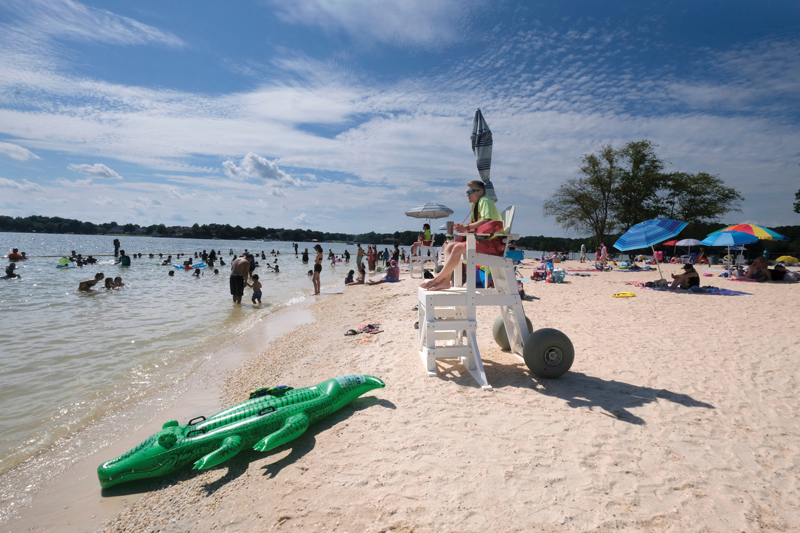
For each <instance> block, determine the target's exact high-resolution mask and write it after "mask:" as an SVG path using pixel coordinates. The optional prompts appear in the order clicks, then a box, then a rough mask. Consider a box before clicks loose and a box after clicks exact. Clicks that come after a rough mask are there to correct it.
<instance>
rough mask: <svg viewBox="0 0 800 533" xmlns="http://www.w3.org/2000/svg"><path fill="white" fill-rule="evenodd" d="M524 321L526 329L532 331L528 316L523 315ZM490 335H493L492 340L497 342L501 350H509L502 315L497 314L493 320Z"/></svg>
mask: <svg viewBox="0 0 800 533" xmlns="http://www.w3.org/2000/svg"><path fill="white" fill-rule="evenodd" d="M525 322H527V324H528V331H533V324H531V320H530V319H529V318H528V317H525ZM492 336H494V342H496V343H497V345H498V346H499V347H500V349H501V350H503V351H506V352H507V351H509V350H511V343H509V342H508V332H507V331H506V323H505V322H503V315H500V316H498V317H497V319H496V320H495V321H494V325H493V326H492Z"/></svg>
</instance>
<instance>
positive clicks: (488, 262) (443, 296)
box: [417, 207, 531, 389]
mask: <svg viewBox="0 0 800 533" xmlns="http://www.w3.org/2000/svg"><path fill="white" fill-rule="evenodd" d="M502 219H503V228H504V232H503V234H502V235H500V234H498V235H497V236H496V237H495V238H502V239H504V240H505V241H506V242H505V245H506V247H507V246H508V241H509V240H513V239H515V238H517V236H516V235H512V234H511V233H510V231H511V225H512V223H513V220H514V207H509V208H507V209H505V210H504V211H503V213H502ZM476 237H482V236H481V235H476V234H474V233H470V234H467V242H466V245H467V252H466V254H465V255H466V258H465V259H464V260H463V261H465V262H466V265H467V280H466V285H465V286H462V285H463V283H462V279H461V278H462V276H461V268H456V269H455V271H454V287H453V288H451V289H446V290H440V291H426V290H425V289H422V288H419V289H417V297H418V299H419V354H420V357H421V358H422V363H423V364H424V365H425V369H426V371H427V372H428V375H429V376H432V377H433V376H436V359H447V358H458V359H460V360H461V362H462V363H463V365H464V366H465V367H466V368H467V370H468V371H469V372H470V374H472V376H473V377H474V378H475V381H477V382H478V384H479V385H480V386H481V387H482V388H484V389H491V385H489V382H488V381H487V380H486V374H485V372H484V370H483V362H482V361H481V355H480V352H479V351H478V343H477V338H476V335H477V330H478V323H477V320H476V311H477V306H479V305H497V306H500V309H501V315H502V317H503V322H504V323H505V327H506V332H507V333H508V339H509V343H510V345H511V351H512V352H513V353H514V354H515V355H517V357H519V358H521V359H522V357H523V347H524V339H526V338H527V337H528V336H529V335H530V334H531V332H530V331H528V325H527V324H526V321H525V312H524V311H523V309H522V299H521V298H520V296H519V291H518V290H517V279H516V275H515V274H514V264H513V261H512V260H511V259H507V258H506V257H505V251H504V253H503V256H496V255H486V254H479V253H477V251H476ZM487 237H488V236H487ZM478 266H483V267H488V268H487V270H488V269H489V268H490V269H491V275H492V280H493V282H494V288H491V289H477V288H476V267H478ZM486 279H488V275H487V276H486Z"/></svg>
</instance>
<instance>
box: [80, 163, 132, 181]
mask: <svg viewBox="0 0 800 533" xmlns="http://www.w3.org/2000/svg"><path fill="white" fill-rule="evenodd" d="M67 168H69V169H70V170H74V171H75V172H80V173H81V174H84V175H86V176H92V177H93V178H111V179H116V180H121V179H122V176H120V175H119V174H117V173H116V172H114V171H113V170H111V169H110V168H108V167H107V166H105V165H104V164H102V163H95V164H94V165H69V166H68V167H67Z"/></svg>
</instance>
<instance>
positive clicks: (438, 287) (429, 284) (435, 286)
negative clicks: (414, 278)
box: [420, 278, 450, 291]
mask: <svg viewBox="0 0 800 533" xmlns="http://www.w3.org/2000/svg"><path fill="white" fill-rule="evenodd" d="M420 287H422V288H423V289H425V290H426V291H442V290H445V289H449V288H450V280H447V279H445V280H442V281H437V280H436V279H435V278H434V279H432V280H428V281H426V282H425V283H422V284H420Z"/></svg>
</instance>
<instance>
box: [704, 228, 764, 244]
mask: <svg viewBox="0 0 800 533" xmlns="http://www.w3.org/2000/svg"><path fill="white" fill-rule="evenodd" d="M757 240H758V237H756V236H755V235H750V234H749V233H744V232H741V231H720V232H717V233H712V234H711V235H709V236H708V237H706V238H705V239H703V240H702V241H700V244H704V245H706V246H727V247H731V246H738V245H740V244H750V243H751V242H756V241H757Z"/></svg>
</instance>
